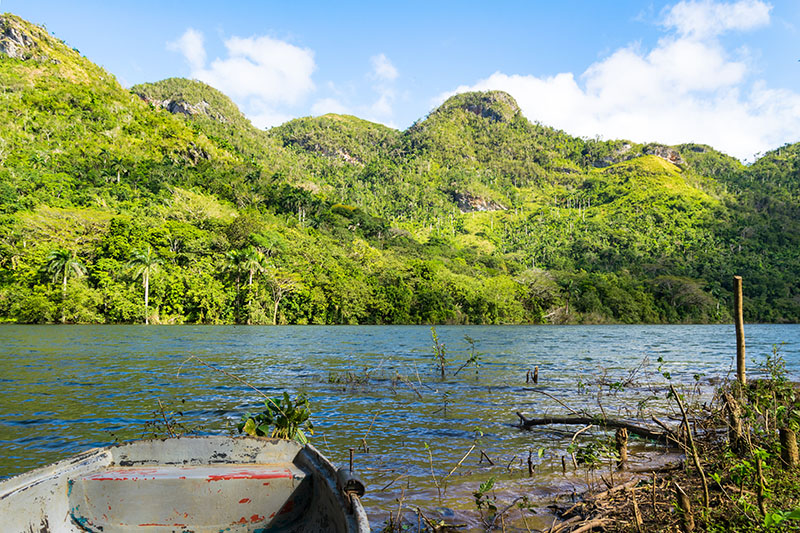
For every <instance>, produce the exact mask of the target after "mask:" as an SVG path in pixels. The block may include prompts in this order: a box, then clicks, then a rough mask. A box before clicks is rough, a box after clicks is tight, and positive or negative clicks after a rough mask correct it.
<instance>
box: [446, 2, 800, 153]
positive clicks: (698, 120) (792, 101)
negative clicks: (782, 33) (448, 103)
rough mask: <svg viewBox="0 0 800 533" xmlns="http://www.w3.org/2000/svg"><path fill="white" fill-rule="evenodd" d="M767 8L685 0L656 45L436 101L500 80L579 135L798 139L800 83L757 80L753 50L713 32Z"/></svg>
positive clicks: (727, 143) (536, 112)
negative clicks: (737, 52) (791, 86)
mask: <svg viewBox="0 0 800 533" xmlns="http://www.w3.org/2000/svg"><path fill="white" fill-rule="evenodd" d="M769 9H770V6H768V5H766V4H763V3H762V2H757V1H751V0H742V1H740V2H737V3H734V4H723V3H715V2H709V1H703V2H681V3H679V4H677V5H676V6H674V7H673V8H672V9H670V10H668V11H667V12H665V15H664V17H665V18H664V26H665V27H668V28H673V29H675V30H676V33H674V34H671V35H665V36H664V37H662V39H661V40H660V41H659V42H658V43H657V45H656V46H655V47H654V48H652V49H651V50H646V51H641V50H638V49H637V48H636V47H634V46H631V47H626V48H622V49H619V50H617V51H615V52H613V53H612V54H611V55H609V56H608V57H606V58H605V59H602V60H600V61H598V62H596V63H594V64H593V65H591V66H589V68H587V69H586V71H585V72H584V73H583V74H582V75H581V76H579V77H577V78H576V76H575V75H573V74H572V73H561V74H558V75H555V76H550V77H537V76H532V75H508V74H504V73H501V72H496V73H494V74H492V75H491V76H489V77H488V78H486V79H483V80H480V81H478V82H477V83H475V84H473V85H470V86H461V87H458V88H457V89H456V91H454V92H451V93H447V94H443V95H440V96H439V98H438V99H437V103H438V102H441V101H442V100H444V98H446V97H447V96H450V95H452V94H455V93H456V92H464V91H470V90H490V89H501V90H505V91H507V92H509V93H510V94H511V95H513V96H514V97H515V98H516V99H517V102H518V103H519V105H520V107H521V109H522V111H523V113H524V114H525V116H527V117H528V118H529V119H531V120H536V121H539V122H541V123H543V124H547V125H550V126H554V127H557V128H560V129H563V130H565V131H567V132H568V133H571V134H574V135H581V136H586V137H594V136H595V135H601V136H602V137H605V138H623V139H632V140H634V141H640V142H648V141H657V142H664V143H669V144H678V143H683V142H699V143H705V144H710V145H711V146H713V147H715V148H717V149H720V150H722V151H724V152H727V153H729V154H731V155H734V156H736V157H739V158H741V159H745V158H748V157H751V156H752V155H753V154H754V153H756V152H761V151H765V150H768V149H770V148H774V147H776V146H780V145H781V144H784V143H785V142H795V141H797V140H798V139H797V132H800V93H797V92H794V91H790V90H776V89H770V88H768V87H767V86H766V84H765V83H764V82H760V81H758V80H756V81H752V79H751V76H752V74H753V73H752V70H751V69H750V67H749V65H748V63H747V60H746V58H743V57H732V54H731V53H730V52H728V51H727V50H725V49H724V48H723V46H722V45H721V43H720V42H719V41H718V40H717V39H716V37H715V36H716V35H719V34H720V33H722V32H723V31H727V30H737V29H738V30H742V29H749V28H753V27H757V26H761V25H764V24H765V23H766V22H768V21H769ZM690 15H691V16H693V17H695V18H687V17H690Z"/></svg>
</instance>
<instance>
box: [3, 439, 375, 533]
mask: <svg viewBox="0 0 800 533" xmlns="http://www.w3.org/2000/svg"><path fill="white" fill-rule="evenodd" d="M337 479H338V478H337V474H336V471H335V470H334V468H333V466H332V465H331V464H330V462H329V461H328V460H327V459H325V457H324V456H322V455H321V454H320V453H319V452H318V451H317V450H316V449H315V448H314V447H313V446H310V445H308V446H301V445H299V444H297V443H295V442H291V441H283V440H276V439H260V438H252V437H241V438H230V437H183V438H175V439H163V440H145V441H136V442H132V443H127V444H122V445H119V446H111V447H108V448H100V449H94V450H90V451H87V452H84V453H82V454H80V455H77V456H75V457H72V458H70V459H66V460H64V461H60V462H58V463H55V464H53V465H50V466H46V467H44V468H40V469H37V470H34V471H31V472H28V473H26V474H22V475H20V476H17V477H14V478H11V479H9V480H6V481H4V482H2V483H0V531H2V532H3V533H14V532H20V533H23V532H24V533H67V532H69V533H71V532H101V531H102V532H103V533H109V532H120V533H123V532H131V533H133V532H143V531H146V532H148V533H171V532H187V533H188V532H193V533H210V532H214V533H217V532H225V533H245V532H247V533H267V532H278V531H287V532H298V533H300V532H342V533H344V532H348V533H349V532H365V531H369V525H368V522H367V518H366V515H365V513H364V510H363V507H362V506H361V503H360V500H359V495H358V494H354V493H352V492H349V493H348V492H345V491H344V490H342V487H339V486H338V483H337Z"/></svg>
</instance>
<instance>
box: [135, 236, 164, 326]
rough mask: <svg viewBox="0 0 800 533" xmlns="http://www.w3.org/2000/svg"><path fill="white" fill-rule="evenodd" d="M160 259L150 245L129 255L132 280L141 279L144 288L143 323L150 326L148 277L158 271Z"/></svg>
mask: <svg viewBox="0 0 800 533" xmlns="http://www.w3.org/2000/svg"><path fill="white" fill-rule="evenodd" d="M160 264H161V259H159V258H158V256H157V255H155V253H154V252H153V249H152V248H150V245H147V250H146V251H145V250H136V251H134V252H133V253H132V254H131V259H130V261H128V266H129V267H130V268H132V269H133V279H139V278H142V285H143V286H144V323H145V324H150V311H149V303H150V275H151V274H152V273H153V272H155V271H156V270H157V269H158V265H160Z"/></svg>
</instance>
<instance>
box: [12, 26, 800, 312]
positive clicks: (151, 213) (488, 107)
mask: <svg viewBox="0 0 800 533" xmlns="http://www.w3.org/2000/svg"><path fill="white" fill-rule="evenodd" d="M2 20H3V24H6V25H11V26H13V27H14V28H15V29H16V30H17V31H19V32H21V33H23V34H25V35H27V36H29V37H30V40H31V42H32V43H33V44H32V45H31V46H30V49H28V50H27V51H26V52H25V58H24V60H22V59H12V58H8V57H5V56H2V57H0V87H2V89H1V91H2V98H3V102H4V105H3V106H0V123H2V124H4V125H5V126H4V128H2V131H0V290H1V291H2V294H4V295H11V294H14V295H21V298H22V299H21V300H20V301H14V302H11V301H10V300H5V301H3V300H0V320H3V321H17V322H50V321H53V320H57V319H58V316H57V315H58V313H56V314H55V316H54V314H53V313H52V312H51V310H50V307H51V305H49V304H48V305H44V301H43V300H42V299H43V298H44V299H46V298H51V299H52V301H51V302H50V303H51V304H55V305H56V306H57V307H59V304H61V303H64V302H67V300H68V298H67V297H65V296H64V295H63V292H62V295H61V297H60V298H59V296H58V293H57V291H48V290H44V289H42V288H37V287H40V286H41V285H42V283H43V282H44V279H43V273H46V271H47V263H48V260H47V255H48V254H49V253H50V252H51V251H53V250H54V249H64V250H72V251H73V252H74V254H75V257H80V260H81V264H83V265H84V266H85V268H86V271H87V274H88V275H87V276H86V277H85V278H83V279H82V280H81V283H79V284H78V285H76V290H79V292H80V291H82V292H81V294H84V295H85V296H86V298H83V299H82V300H81V302H82V303H81V304H80V305H79V306H78V307H79V308H80V309H76V310H75V313H76V314H75V317H76V318H75V320H81V321H83V320H86V321H93V322H94V321H96V322H131V321H135V320H137V319H139V318H140V317H141V312H140V311H137V310H136V308H137V306H138V305H140V304H139V302H140V301H141V296H140V295H137V291H136V290H135V288H133V287H131V286H130V285H131V282H132V280H131V279H130V278H126V277H125V276H124V275H122V274H123V271H124V267H125V264H126V263H127V262H128V261H129V260H130V259H131V257H132V254H134V252H135V251H137V250H140V251H141V250H146V249H148V247H150V248H152V250H153V253H154V254H155V255H157V256H158V257H159V258H161V260H162V264H161V265H160V273H159V276H156V277H154V279H153V281H152V289H149V290H148V289H146V290H145V293H152V294H146V295H145V296H146V298H150V299H151V300H152V302H148V303H149V304H150V307H151V308H150V310H146V312H145V315H146V316H145V319H146V320H150V319H152V320H153V321H164V322H170V323H194V322H199V323H232V322H241V323H272V322H276V323H298V324H363V323H375V324H387V323H412V324H439V323H453V324H501V323H546V322H550V323H563V322H568V323H579V322H582V323H597V322H603V323H607V322H619V323H636V322H652V323H659V322H673V323H674V322H678V323H684V322H720V321H726V320H729V319H730V314H729V311H728V309H729V307H730V302H731V300H732V298H731V281H730V280H731V276H732V275H733V274H745V279H746V292H747V298H746V304H745V313H746V319H747V320H749V321H763V322H780V321H798V320H800V286H798V284H797V279H798V273H800V211H799V209H800V207H798V206H800V201H798V200H799V199H800V196H798V195H799V194H800V183H798V180H797V175H798V169H799V168H800V167H798V165H800V144H798V145H787V146H784V147H782V148H780V149H778V150H775V151H773V152H770V153H769V154H765V155H764V156H763V157H761V158H760V159H759V160H758V161H756V162H755V163H753V164H752V165H750V166H744V165H742V164H740V163H739V162H738V161H736V160H734V159H732V158H730V157H728V156H725V155H724V154H721V153H719V152H716V151H714V150H713V149H711V148H709V147H706V146H702V145H694V144H686V145H681V146H677V147H666V146H661V145H641V144H636V143H633V142H629V141H599V140H591V139H580V138H576V137H572V136H570V135H568V134H566V133H564V132H561V131H557V130H553V129H552V128H548V127H546V126H543V125H541V124H537V123H531V122H529V121H528V120H527V119H526V118H525V117H524V116H522V114H521V113H520V111H519V108H518V106H517V104H516V102H514V100H513V98H511V97H510V96H509V95H508V94H506V93H503V92H499V91H490V92H485V93H466V94H460V95H456V96H454V97H452V98H450V99H448V100H447V101H446V102H444V103H443V104H442V105H441V106H439V108H437V109H435V110H433V111H432V112H431V113H430V114H429V115H428V116H427V117H425V119H423V120H420V121H418V122H417V123H415V124H414V125H413V126H412V127H410V128H409V129H407V130H406V131H402V132H401V131H397V130H394V129H391V128H388V127H385V126H382V125H379V124H375V123H371V122H368V121H364V120H361V119H358V118H355V117H350V116H340V115H325V116H323V117H308V118H302V119H297V120H293V121H290V122H288V123H286V124H284V125H282V126H280V127H277V128H273V129H272V130H270V131H267V132H264V131H260V130H258V129H257V128H255V127H253V126H252V124H250V123H249V121H247V119H246V118H245V117H244V116H243V115H242V114H241V113H240V112H239V110H238V109H237V108H236V106H235V105H234V104H233V102H231V100H230V99H229V98H227V97H226V96H225V95H223V94H222V93H220V92H219V91H217V90H215V89H213V88H212V87H209V86H207V85H205V84H203V83H201V82H197V81H190V80H183V79H176V78H171V79H168V80H163V81H160V82H156V83H151V84H143V85H139V86H136V87H134V88H133V89H132V91H126V90H125V89H123V88H122V87H121V86H120V85H119V84H118V83H117V82H116V80H114V78H113V76H111V75H110V74H109V73H107V72H105V71H104V70H102V69H101V68H99V67H97V66H96V65H93V64H92V63H91V62H89V61H88V60H86V59H85V58H82V57H80V55H79V54H77V53H76V52H74V51H73V50H71V49H70V48H69V47H67V46H65V45H64V44H63V43H61V42H60V41H58V40H57V39H55V38H53V37H52V36H50V35H48V34H47V32H46V31H44V30H43V29H42V28H39V27H37V26H34V25H31V24H28V23H26V22H25V21H23V20H21V19H19V18H17V17H14V16H13V15H3V18H2ZM132 93H133V94H132ZM248 247H252V248H249V249H250V250H251V252H250V253H251V254H252V253H256V252H257V253H259V254H261V255H262V256H263V260H262V261H261V263H260V264H259V265H260V266H257V267H253V268H250V267H247V268H244V267H241V268H240V267H239V266H236V267H234V266H233V263H235V261H233V259H232V257H233V256H232V255H231V254H233V253H238V252H240V251H241V250H244V249H248ZM765 258H769V260H768V261H767V260H765ZM250 263H251V266H253V265H254V264H255V263H253V262H252V261H250ZM73 272H74V270H73ZM51 276H52V273H51ZM142 281H143V283H144V280H142ZM62 283H63V278H62ZM92 302H97V303H96V304H93V303H92ZM61 307H63V306H61ZM78 317H79V318H78Z"/></svg>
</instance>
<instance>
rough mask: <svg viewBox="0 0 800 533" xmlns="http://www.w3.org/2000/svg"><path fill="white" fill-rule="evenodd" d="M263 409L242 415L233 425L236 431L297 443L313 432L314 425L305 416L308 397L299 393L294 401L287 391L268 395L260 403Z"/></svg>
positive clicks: (306, 438)
mask: <svg viewBox="0 0 800 533" xmlns="http://www.w3.org/2000/svg"><path fill="white" fill-rule="evenodd" d="M264 405H265V406H266V409H265V410H264V411H262V412H260V413H256V414H250V413H248V414H246V415H245V416H244V417H242V421H241V422H239V424H238V425H237V426H236V427H237V429H238V430H239V433H247V434H248V435H252V436H254V437H266V436H269V437H272V438H277V439H287V440H296V441H297V442H299V443H301V444H306V443H307V442H308V437H307V436H306V432H308V433H309V435H313V434H314V425H313V424H312V423H311V420H309V418H310V417H311V409H309V404H308V398H306V397H305V396H304V395H300V396H298V397H297V398H295V399H294V400H292V399H291V398H290V397H289V393H287V392H284V393H283V396H278V397H276V398H269V399H267V401H266V402H264Z"/></svg>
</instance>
